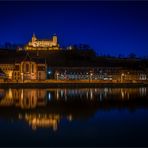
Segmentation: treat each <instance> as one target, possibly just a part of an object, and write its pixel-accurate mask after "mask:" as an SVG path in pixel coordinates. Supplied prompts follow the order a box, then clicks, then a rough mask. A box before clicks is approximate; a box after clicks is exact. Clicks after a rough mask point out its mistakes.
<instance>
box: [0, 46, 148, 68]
mask: <svg viewBox="0 0 148 148" xmlns="http://www.w3.org/2000/svg"><path fill="white" fill-rule="evenodd" d="M86 47H87V46H86ZM86 47H85V48H84V47H83V48H78V47H76V48H73V49H71V50H67V49H65V50H64V49H63V50H59V51H44V50H42V51H41V50H40V51H24V50H22V51H17V50H11V49H0V63H12V62H15V61H16V60H17V59H22V60H23V58H24V57H25V56H26V53H27V52H28V54H29V55H30V57H31V58H35V57H36V58H45V59H46V62H47V64H48V66H65V67H72V66H73V67H76V66H77V67H79V66H96V67H97V66H106V67H108V66H109V67H126V68H130V69H145V68H147V67H148V59H142V58H141V59H140V58H136V56H135V54H131V56H129V57H126V58H121V57H112V56H99V55H97V54H96V53H95V51H94V50H93V49H91V48H88V47H87V48H86Z"/></svg>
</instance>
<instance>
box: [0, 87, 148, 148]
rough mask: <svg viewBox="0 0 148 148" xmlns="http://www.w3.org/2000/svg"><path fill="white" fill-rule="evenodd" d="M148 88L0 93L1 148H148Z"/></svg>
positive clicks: (13, 90) (12, 90) (0, 90)
mask: <svg viewBox="0 0 148 148" xmlns="http://www.w3.org/2000/svg"><path fill="white" fill-rule="evenodd" d="M147 96H148V88H94V89H89V88H87V89H86V88H85V89H7V90H4V89H0V146H148V139H147V138H148V97H147Z"/></svg>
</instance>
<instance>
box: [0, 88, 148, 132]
mask: <svg viewBox="0 0 148 148" xmlns="http://www.w3.org/2000/svg"><path fill="white" fill-rule="evenodd" d="M137 98H140V99H139V100H141V99H143V100H148V98H147V88H146V87H144V88H95V89H93V88H84V89H7V90H4V89H0V109H1V108H2V107H3V109H4V108H6V107H7V110H8V112H9V109H10V108H11V107H13V110H12V111H15V110H17V109H19V110H17V111H16V112H17V113H15V115H13V116H16V118H17V119H18V120H23V121H25V122H26V123H27V124H28V125H29V126H30V127H31V128H32V130H37V129H38V128H51V129H52V130H53V131H57V129H58V125H59V124H60V122H61V121H62V120H63V119H66V120H67V121H68V122H72V121H73V120H75V118H76V117H77V118H81V117H83V116H84V117H85V116H86V117H87V116H91V115H92V114H94V113H95V112H96V110H97V109H98V108H100V107H101V105H102V107H103V108H107V107H109V106H111V105H112V106H114V104H115V106H122V105H125V103H123V102H126V101H128V102H129V103H128V102H126V103H127V106H128V105H129V104H130V101H131V100H132V103H134V101H135V100H137ZM112 100H114V102H113V103H112V104H110V103H108V102H110V101H112ZM103 102H104V104H103ZM118 103H119V105H118ZM132 103H131V104H132ZM135 104H136V105H137V104H138V103H137V102H136V103H135ZM139 104H140V103H139ZM132 105H133V104H132ZM142 105H145V104H142ZM9 107H10V108H9ZM79 116H80V117H79ZM11 118H12V117H11Z"/></svg>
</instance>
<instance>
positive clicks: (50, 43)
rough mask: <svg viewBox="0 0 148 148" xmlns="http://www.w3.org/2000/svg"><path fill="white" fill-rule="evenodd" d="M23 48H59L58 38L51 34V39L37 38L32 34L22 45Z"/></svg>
mask: <svg viewBox="0 0 148 148" xmlns="http://www.w3.org/2000/svg"><path fill="white" fill-rule="evenodd" d="M24 49H25V50H60V48H59V44H58V38H57V36H56V35H53V36H52V39H42V40H41V39H38V38H37V37H36V36H35V34H33V36H32V39H31V41H29V42H28V44H27V45H25V47H24Z"/></svg>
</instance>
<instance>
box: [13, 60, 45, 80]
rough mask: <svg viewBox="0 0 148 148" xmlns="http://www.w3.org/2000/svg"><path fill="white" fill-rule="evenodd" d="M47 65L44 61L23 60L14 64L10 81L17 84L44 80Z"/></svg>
mask: <svg viewBox="0 0 148 148" xmlns="http://www.w3.org/2000/svg"><path fill="white" fill-rule="evenodd" d="M46 69H47V65H46V62H45V60H44V59H33V58H32V59H30V57H27V58H25V59H24V60H22V61H19V62H16V63H15V67H14V70H13V75H12V79H13V80H14V81H17V82H25V81H44V80H46V73H47V72H46V71H47V70H46Z"/></svg>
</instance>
